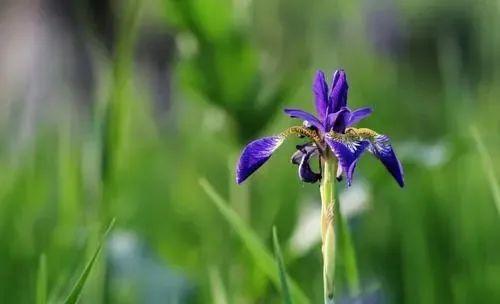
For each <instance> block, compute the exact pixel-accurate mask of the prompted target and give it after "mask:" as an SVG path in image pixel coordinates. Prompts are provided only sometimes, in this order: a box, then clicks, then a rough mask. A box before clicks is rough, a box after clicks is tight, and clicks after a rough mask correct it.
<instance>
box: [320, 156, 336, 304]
mask: <svg viewBox="0 0 500 304" xmlns="http://www.w3.org/2000/svg"><path fill="white" fill-rule="evenodd" d="M322 164H323V170H322V179H321V185H320V188H319V189H320V192H321V240H322V247H321V251H322V254H323V286H324V300H325V304H327V303H333V295H334V277H335V230H334V215H335V214H334V210H335V192H334V187H333V177H334V175H335V165H336V164H335V159H334V158H333V157H332V156H331V155H330V154H327V155H326V157H324V159H323V161H322Z"/></svg>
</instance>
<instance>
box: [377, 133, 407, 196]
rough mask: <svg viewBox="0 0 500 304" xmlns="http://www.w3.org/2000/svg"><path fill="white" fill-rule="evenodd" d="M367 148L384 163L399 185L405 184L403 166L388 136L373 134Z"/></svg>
mask: <svg viewBox="0 0 500 304" xmlns="http://www.w3.org/2000/svg"><path fill="white" fill-rule="evenodd" d="M369 150H370V152H371V153H373V155H375V157H377V158H378V159H379V160H380V161H381V162H382V164H384V166H385V168H386V169H387V171H389V173H391V175H392V176H393V177H394V179H395V180H396V181H397V182H398V184H399V186H401V187H403V186H404V184H405V183H404V173H403V166H402V165H401V162H400V161H399V159H398V158H397V156H396V153H394V150H393V149H392V146H391V144H390V140H389V137H387V136H386V135H377V136H375V137H374V138H373V140H372V144H371V146H370V148H369Z"/></svg>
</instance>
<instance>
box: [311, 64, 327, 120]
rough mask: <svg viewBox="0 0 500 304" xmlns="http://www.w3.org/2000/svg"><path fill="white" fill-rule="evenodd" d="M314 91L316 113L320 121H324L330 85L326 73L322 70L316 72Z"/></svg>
mask: <svg viewBox="0 0 500 304" xmlns="http://www.w3.org/2000/svg"><path fill="white" fill-rule="evenodd" d="M313 93H314V98H315V101H316V102H315V105H316V113H318V118H319V120H320V121H324V120H325V117H326V110H327V106H328V85H327V84H326V80H325V74H324V73H323V72H322V71H317V72H316V77H315V78H314V83H313Z"/></svg>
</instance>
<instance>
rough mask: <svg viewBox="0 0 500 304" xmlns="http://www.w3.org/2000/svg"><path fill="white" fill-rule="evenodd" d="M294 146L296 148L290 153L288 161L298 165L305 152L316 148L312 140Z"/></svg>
mask: <svg viewBox="0 0 500 304" xmlns="http://www.w3.org/2000/svg"><path fill="white" fill-rule="evenodd" d="M295 148H296V149H297V151H295V153H293V154H292V157H291V159H290V161H291V162H292V164H294V165H299V164H300V162H301V161H302V158H303V157H304V155H305V154H307V153H310V152H312V151H313V150H317V149H318V148H317V147H316V145H314V143H312V142H308V143H305V144H302V145H296V146H295Z"/></svg>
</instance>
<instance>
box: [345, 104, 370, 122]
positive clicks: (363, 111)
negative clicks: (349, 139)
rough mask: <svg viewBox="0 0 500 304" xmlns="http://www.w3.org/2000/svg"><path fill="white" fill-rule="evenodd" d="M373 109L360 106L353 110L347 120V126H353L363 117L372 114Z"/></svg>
mask: <svg viewBox="0 0 500 304" xmlns="http://www.w3.org/2000/svg"><path fill="white" fill-rule="evenodd" d="M372 112H373V110H372V109H371V108H359V109H356V110H354V111H352V112H351V117H349V120H348V121H347V124H346V127H350V126H353V125H355V124H357V123H358V122H360V121H361V120H362V119H365V118H366V117H368V116H370V114H372Z"/></svg>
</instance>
